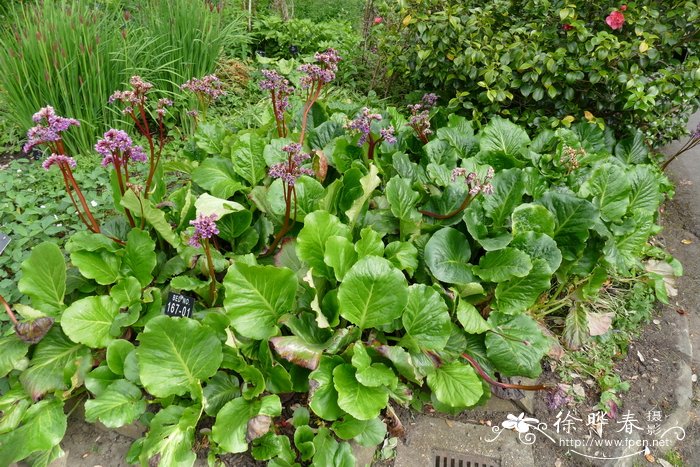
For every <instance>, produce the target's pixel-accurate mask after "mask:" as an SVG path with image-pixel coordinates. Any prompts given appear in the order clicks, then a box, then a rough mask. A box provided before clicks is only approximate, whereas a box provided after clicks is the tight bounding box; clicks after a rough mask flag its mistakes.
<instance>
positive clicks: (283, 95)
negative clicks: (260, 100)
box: [260, 70, 294, 120]
mask: <svg viewBox="0 0 700 467" xmlns="http://www.w3.org/2000/svg"><path fill="white" fill-rule="evenodd" d="M262 74H263V76H264V77H265V79H263V80H262V81H260V89H262V90H263V91H270V92H271V93H272V98H273V101H274V111H275V116H276V118H277V120H282V119H283V118H284V112H285V111H286V110H287V109H288V108H289V96H290V95H291V94H292V93H293V92H294V88H293V87H292V86H291V85H290V84H289V80H287V79H286V78H284V77H283V76H281V75H280V74H279V73H277V72H276V71H274V70H262Z"/></svg>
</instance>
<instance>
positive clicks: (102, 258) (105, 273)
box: [70, 250, 121, 285]
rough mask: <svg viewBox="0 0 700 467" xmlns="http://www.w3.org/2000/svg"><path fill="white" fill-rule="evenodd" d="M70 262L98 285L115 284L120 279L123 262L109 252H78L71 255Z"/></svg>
mask: <svg viewBox="0 0 700 467" xmlns="http://www.w3.org/2000/svg"><path fill="white" fill-rule="evenodd" d="M70 260H71V262H72V263H73V265H74V266H76V267H77V268H78V270H79V271H80V273H81V274H82V275H83V276H84V277H87V278H88V279H94V280H95V282H97V283H98V284H101V285H109V284H114V283H115V282H117V279H119V277H120V272H119V270H120V266H121V260H120V258H119V256H117V255H116V254H114V253H111V252H109V251H104V250H100V251H86V250H78V251H74V252H73V253H71V254H70Z"/></svg>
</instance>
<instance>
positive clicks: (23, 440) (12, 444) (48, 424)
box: [0, 398, 67, 465]
mask: <svg viewBox="0 0 700 467" xmlns="http://www.w3.org/2000/svg"><path fill="white" fill-rule="evenodd" d="M66 426H67V422H66V415H65V413H63V400H61V399H58V398H56V399H49V400H44V401H40V402H39V403H37V404H34V405H32V406H31V407H29V409H28V410H27V412H26V413H25V414H24V416H23V417H22V422H21V423H20V425H19V426H18V427H17V428H15V429H13V430H11V431H8V432H7V433H3V434H1V435H0V465H11V464H13V463H14V462H17V461H20V460H22V459H24V458H26V457H27V456H29V455H30V454H31V453H33V452H37V451H48V450H50V449H52V448H53V447H54V446H56V445H58V443H60V442H61V440H62V439H63V435H64V434H65V432H66Z"/></svg>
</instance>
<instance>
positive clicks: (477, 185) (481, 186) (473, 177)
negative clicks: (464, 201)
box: [451, 167, 494, 196]
mask: <svg viewBox="0 0 700 467" xmlns="http://www.w3.org/2000/svg"><path fill="white" fill-rule="evenodd" d="M493 175H494V173H493V168H492V167H489V168H488V169H487V170H486V176H484V178H483V179H482V180H480V179H479V177H478V175H477V174H476V172H469V171H467V169H465V168H464V167H457V168H454V169H452V177H451V178H452V181H453V182H456V181H457V180H458V179H460V178H464V183H465V185H467V186H468V187H469V194H470V195H471V196H476V195H478V194H479V193H483V194H485V195H491V194H493V185H491V183H489V180H491V179H492V178H493Z"/></svg>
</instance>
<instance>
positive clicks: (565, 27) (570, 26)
mask: <svg viewBox="0 0 700 467" xmlns="http://www.w3.org/2000/svg"><path fill="white" fill-rule="evenodd" d="M561 28H562V29H563V30H564V31H571V30H572V29H574V27H573V26H572V25H570V24H562V26H561Z"/></svg>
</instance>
